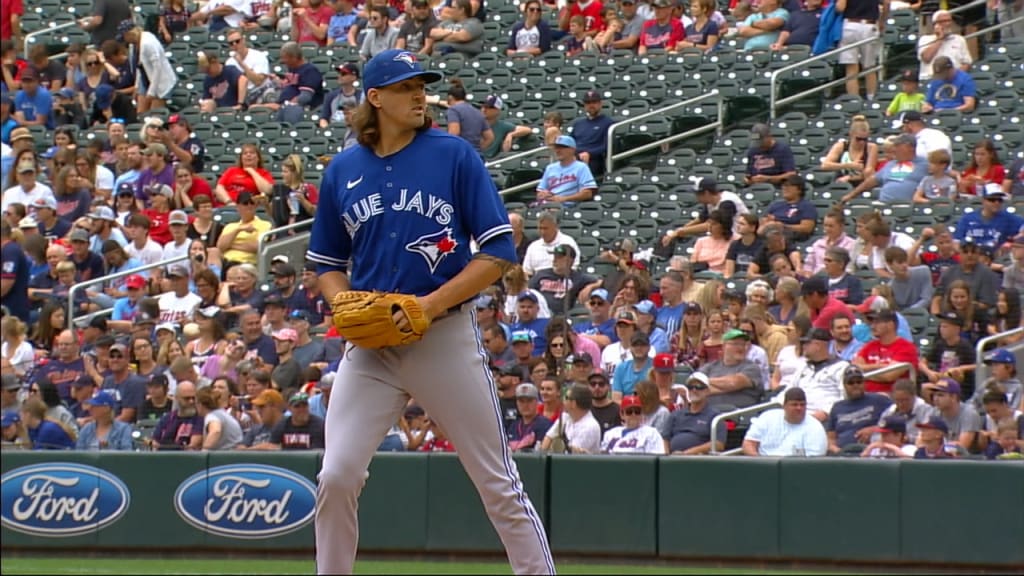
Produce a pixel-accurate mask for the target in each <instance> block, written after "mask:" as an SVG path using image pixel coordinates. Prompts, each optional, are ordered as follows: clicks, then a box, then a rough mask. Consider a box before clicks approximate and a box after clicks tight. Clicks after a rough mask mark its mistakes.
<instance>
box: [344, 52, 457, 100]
mask: <svg viewBox="0 0 1024 576" xmlns="http://www.w3.org/2000/svg"><path fill="white" fill-rule="evenodd" d="M417 76H422V77H423V80H424V81H426V83H427V84H431V83H433V82H437V81H438V80H440V79H441V78H443V76H442V75H441V73H440V72H434V71H432V70H424V69H423V66H421V65H420V61H419V57H418V56H416V53H415V52H409V51H408V50H399V49H397V48H396V49H392V50H385V51H383V52H381V53H380V54H377V55H376V56H374V57H373V58H371V59H370V61H369V62H367V63H366V66H363V93H364V94H365V93H368V92H369V91H370V89H371V88H383V87H384V86H390V85H391V84H395V83H397V82H401V81H403V80H408V79H409V78H415V77H417Z"/></svg>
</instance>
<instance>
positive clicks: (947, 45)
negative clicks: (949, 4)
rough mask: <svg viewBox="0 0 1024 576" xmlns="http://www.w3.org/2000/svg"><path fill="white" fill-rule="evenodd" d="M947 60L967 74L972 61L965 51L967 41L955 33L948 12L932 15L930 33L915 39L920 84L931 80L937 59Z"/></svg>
mask: <svg viewBox="0 0 1024 576" xmlns="http://www.w3.org/2000/svg"><path fill="white" fill-rule="evenodd" d="M942 57H945V58H949V59H950V61H951V62H952V63H953V65H954V67H956V68H959V69H960V70H963V71H964V72H967V71H968V70H970V69H971V64H972V63H973V62H974V59H973V58H971V53H970V52H969V51H968V50H967V41H966V40H964V37H963V36H961V35H960V34H957V33H956V30H955V24H954V23H953V15H952V14H950V13H949V11H948V10H939V11H937V12H935V13H934V14H932V33H931V34H922V35H921V36H920V37H919V38H918V39H917V58H918V60H919V61H920V62H921V69H920V71H919V72H918V77H919V78H920V79H921V81H922V82H928V81H930V80H931V79H932V68H933V65H934V63H935V61H936V60H937V59H939V58H942Z"/></svg>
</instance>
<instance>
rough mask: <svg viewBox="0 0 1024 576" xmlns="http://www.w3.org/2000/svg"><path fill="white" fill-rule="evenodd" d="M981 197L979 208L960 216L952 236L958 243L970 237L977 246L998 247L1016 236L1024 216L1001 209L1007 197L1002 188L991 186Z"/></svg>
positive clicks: (1022, 223)
mask: <svg viewBox="0 0 1024 576" xmlns="http://www.w3.org/2000/svg"><path fill="white" fill-rule="evenodd" d="M990 186H992V185H990ZM982 197H983V200H982V203H981V210H976V211H974V212H970V213H966V214H964V215H963V216H961V217H960V221H959V222H957V223H956V232H955V233H954V234H953V237H954V238H956V240H957V241H958V242H960V243H964V242H966V241H967V239H968V238H970V239H971V241H973V243H974V244H977V245H979V246H990V247H993V248H998V247H1000V246H1002V245H1003V243H1004V242H1008V241H1009V240H1010V239H1011V238H1013V237H1015V236H1017V234H1018V233H1019V232H1020V229H1021V228H1022V227H1024V218H1021V217H1020V216H1018V215H1016V214H1013V213H1010V212H1007V211H1005V210H1004V209H1003V204H1004V201H1005V200H1007V197H1006V194H1004V193H1003V190H1002V188H999V187H996V186H992V188H990V189H986V191H985V192H984V194H983V195H982Z"/></svg>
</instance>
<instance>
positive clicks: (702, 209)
mask: <svg viewBox="0 0 1024 576" xmlns="http://www.w3.org/2000/svg"><path fill="white" fill-rule="evenodd" d="M696 194H697V203H698V204H700V206H699V207H698V212H697V216H696V217H695V218H694V219H693V220H690V221H689V222H688V223H686V224H684V225H683V226H681V227H679V228H675V229H672V230H669V231H668V232H666V234H665V236H663V237H662V239H661V244H662V245H663V246H668V245H669V244H670V243H671V242H672V240H673V239H675V238H681V237H683V236H702V235H704V234H706V233H707V232H708V228H709V224H708V218H709V216H710V215H711V212H713V211H716V210H717V211H718V212H720V213H721V214H722V215H723V216H726V217H728V219H729V220H730V221H732V222H733V232H734V233H735V234H739V235H742V234H743V230H742V229H741V227H742V224H741V220H742V219H741V218H740V215H742V214H747V213H749V212H750V210H749V209H748V208H747V206H746V204H744V203H743V200H742V199H741V198H740V197H739V196H738V195H736V193H735V192H732V191H730V190H720V189H719V188H718V182H717V181H716V180H715V179H714V178H711V177H706V178H702V179H701V181H700V182H699V183H698V184H697V192H696ZM755 232H756V226H755Z"/></svg>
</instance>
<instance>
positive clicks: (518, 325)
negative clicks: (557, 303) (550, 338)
mask: <svg viewBox="0 0 1024 576" xmlns="http://www.w3.org/2000/svg"><path fill="white" fill-rule="evenodd" d="M539 302H540V299H539V298H538V297H537V295H536V294H535V293H534V292H532V291H529V290H527V291H525V292H521V293H520V294H519V295H518V296H516V312H517V316H518V319H517V321H516V322H514V323H512V324H511V325H510V326H509V328H510V329H511V330H512V332H513V333H515V332H519V331H525V332H527V333H529V334H530V338H531V341H532V342H533V355H534V356H540V355H542V354H543V353H544V350H545V349H546V348H547V338H546V337H545V335H544V329H545V328H547V325H548V320H549V319H548V318H538V317H537V315H538V313H539V312H540V306H539ZM513 342H514V340H513Z"/></svg>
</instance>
